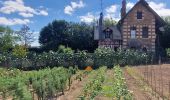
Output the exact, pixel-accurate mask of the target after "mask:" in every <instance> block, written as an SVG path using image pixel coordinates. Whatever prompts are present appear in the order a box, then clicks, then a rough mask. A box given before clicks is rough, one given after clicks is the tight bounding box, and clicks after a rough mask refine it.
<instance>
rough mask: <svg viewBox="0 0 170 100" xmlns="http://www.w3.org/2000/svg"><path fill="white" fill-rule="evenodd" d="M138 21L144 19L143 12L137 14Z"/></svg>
mask: <svg viewBox="0 0 170 100" xmlns="http://www.w3.org/2000/svg"><path fill="white" fill-rule="evenodd" d="M137 19H142V12H141V11H138V12H137Z"/></svg>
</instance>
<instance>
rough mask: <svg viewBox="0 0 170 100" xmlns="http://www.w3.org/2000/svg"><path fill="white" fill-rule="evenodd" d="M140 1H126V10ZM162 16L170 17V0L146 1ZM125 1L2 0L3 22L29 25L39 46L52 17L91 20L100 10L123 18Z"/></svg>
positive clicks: (17, 27) (15, 26)
mask: <svg viewBox="0 0 170 100" xmlns="http://www.w3.org/2000/svg"><path fill="white" fill-rule="evenodd" d="M137 1H138V0H127V9H128V10H129V9H130V8H132V7H133V6H134V4H135V3H136V2H137ZM146 1H147V2H148V4H149V5H150V6H151V7H152V8H153V9H154V10H155V11H156V12H157V13H158V14H159V15H160V16H170V5H169V4H170V0H146ZM121 2H122V0H103V3H102V4H103V7H102V8H103V9H101V0H0V25H3V26H10V27H11V28H12V29H13V30H20V28H21V27H22V25H28V26H29V27H30V30H31V31H32V32H34V37H35V40H36V41H35V42H33V43H32V44H31V45H32V46H39V43H38V37H39V32H40V30H41V29H42V28H43V27H44V26H46V25H47V24H48V23H50V22H52V21H53V20H66V21H73V22H86V23H90V22H92V21H93V20H94V19H98V16H99V14H100V12H101V11H103V13H104V17H105V18H112V19H113V20H117V21H118V20H119V19H120V9H121Z"/></svg>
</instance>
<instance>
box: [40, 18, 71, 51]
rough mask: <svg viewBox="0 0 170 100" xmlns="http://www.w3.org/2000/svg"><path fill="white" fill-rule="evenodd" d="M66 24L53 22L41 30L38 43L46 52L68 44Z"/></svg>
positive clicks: (59, 21) (67, 26)
mask: <svg viewBox="0 0 170 100" xmlns="http://www.w3.org/2000/svg"><path fill="white" fill-rule="evenodd" d="M68 28H69V24H68V22H66V21H64V20H55V21H53V22H52V23H49V24H48V25H47V26H45V27H44V28H42V30H41V31H40V37H39V43H40V44H41V45H42V46H43V47H44V48H45V49H47V50H56V49H57V48H58V46H59V45H66V44H68V42H67V41H68V40H67V39H68V32H67V31H68Z"/></svg>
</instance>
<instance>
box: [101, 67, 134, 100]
mask: <svg viewBox="0 0 170 100" xmlns="http://www.w3.org/2000/svg"><path fill="white" fill-rule="evenodd" d="M101 95H102V96H104V97H106V98H109V99H113V100H133V98H132V94H131V91H129V90H128V88H127V86H126V82H125V78H124V75H123V71H122V69H121V68H120V67H119V66H115V67H114V68H113V69H112V70H110V71H109V73H107V76H106V80H105V82H104V84H103V85H102V91H101Z"/></svg>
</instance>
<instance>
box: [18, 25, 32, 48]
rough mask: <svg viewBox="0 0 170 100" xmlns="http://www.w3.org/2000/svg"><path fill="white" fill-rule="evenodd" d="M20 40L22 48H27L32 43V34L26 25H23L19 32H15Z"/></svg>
mask: <svg viewBox="0 0 170 100" xmlns="http://www.w3.org/2000/svg"><path fill="white" fill-rule="evenodd" d="M17 34H18V35H19V37H20V38H21V42H22V43H23V44H24V46H26V47H27V46H29V45H30V44H31V43H32V42H33V41H34V36H33V32H31V31H30V28H29V27H28V26H27V25H23V26H22V28H21V30H20V31H18V32H17Z"/></svg>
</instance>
